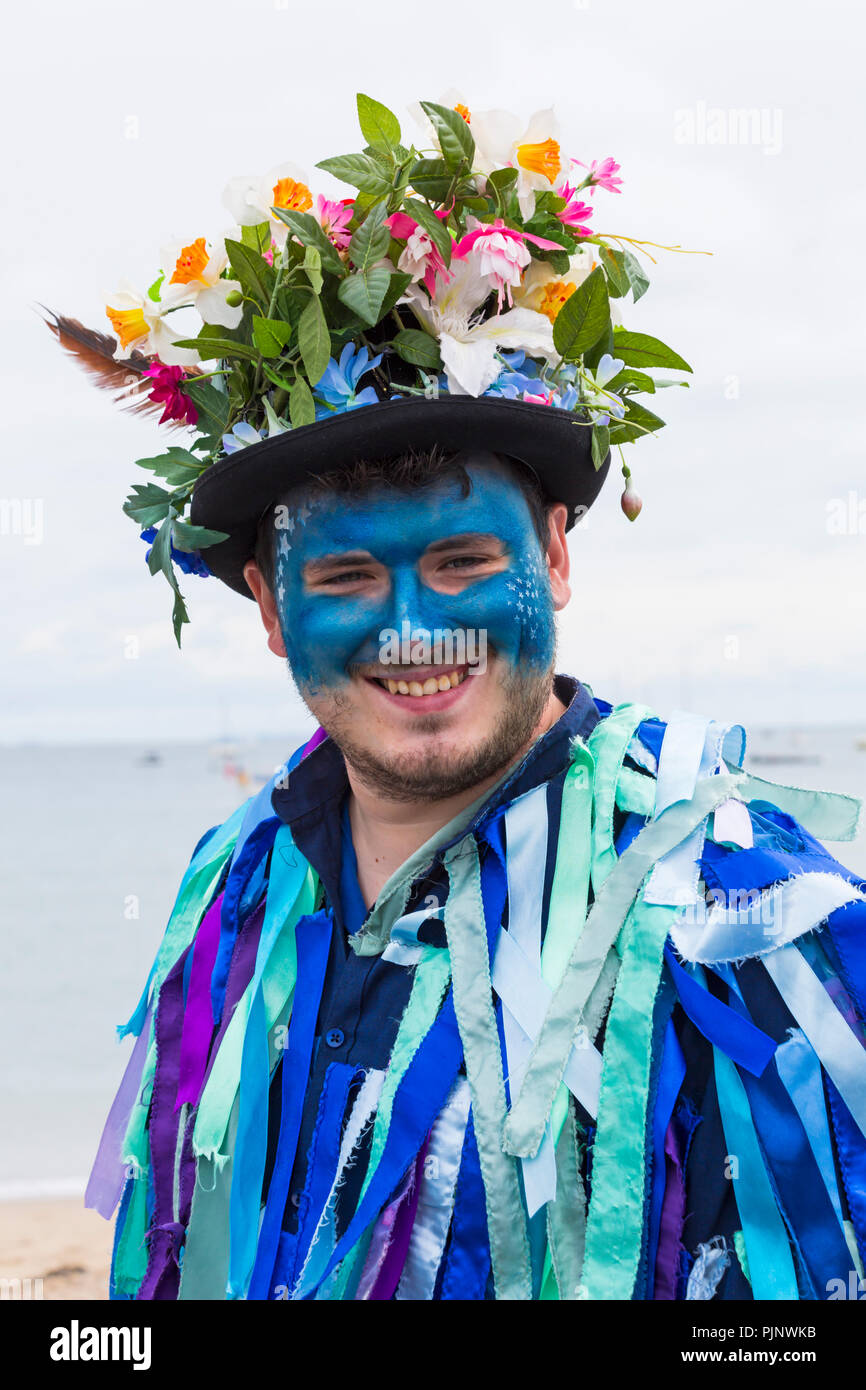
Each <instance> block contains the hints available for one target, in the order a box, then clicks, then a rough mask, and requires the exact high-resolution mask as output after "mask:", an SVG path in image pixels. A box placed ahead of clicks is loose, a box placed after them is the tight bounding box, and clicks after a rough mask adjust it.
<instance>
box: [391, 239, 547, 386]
mask: <svg viewBox="0 0 866 1390" xmlns="http://www.w3.org/2000/svg"><path fill="white" fill-rule="evenodd" d="M451 270H452V272H453V278H452V279H451V280H449V281H448V282H447V283H445V284H443V283H442V281H441V280H437V284H436V295H435V298H434V299H433V300H432V301H430V300H429V299H428V298H427V295H426V293H425V292H424V291H423V290H422V289H420V288H419V287H418V286H417V285H412V286H410V287H409V289H408V290H407V291H406V294H405V296H404V302H406V303H409V304H411V306H412V309H413V312H414V313H415V314H416V315H417V317H418V318H419V319H420V320H421V322H422V323H423V324H424V325H425V327H426V328H427V329H428V330H429V331H430V332H431V333H432V334H434V335H435V337H437V338H438V340H439V350H440V352H441V354H442V364H443V366H444V368H445V375H446V377H447V379H448V390H449V391H450V392H451V394H452V395H455V396H480V395H482V394H483V392H484V391H486V390H487V388H488V386H490V385H492V383H493V382H494V381H495V380H496V377H497V376H498V375H499V372H500V370H501V365H502V364H501V363H500V362H499V361H498V360H497V357H496V352H497V349H498V348H500V347H504V348H511V349H523V351H524V352H528V353H529V354H530V355H531V356H535V357H545V358H547V359H548V360H549V361H552V360H554V359H555V358H556V351H555V349H554V346H553V326H552V324H551V322H550V320H549V319H547V318H545V316H544V315H543V314H536V313H534V312H533V311H532V310H531V309H510V310H509V311H508V312H507V313H505V314H497V315H495V316H494V317H493V318H488V319H485V320H483V321H482V322H480V323H475V324H474V325H473V323H472V315H473V313H474V312H475V311H476V310H477V309H478V308H479V307H480V305H482V304H483V303H484V301H485V299H486V298H487V296H488V294H489V293H490V286H489V283H488V281H487V279H486V277H485V276H484V275H482V274H481V272H480V270H479V267H478V265H477V261H476V258H475V257H474V256H467V257H461V258H454V259H453V260H452V262H451Z"/></svg>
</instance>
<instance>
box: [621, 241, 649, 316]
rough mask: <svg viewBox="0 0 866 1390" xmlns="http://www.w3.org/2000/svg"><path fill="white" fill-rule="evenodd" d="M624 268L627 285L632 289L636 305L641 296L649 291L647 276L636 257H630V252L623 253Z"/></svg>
mask: <svg viewBox="0 0 866 1390" xmlns="http://www.w3.org/2000/svg"><path fill="white" fill-rule="evenodd" d="M623 257H624V259H625V268H626V271H627V273H628V278H629V284H630V285H631V288H632V297H633V299H634V302H635V304H637V302H638V300H639V299H640V297H641V295H644V294H646V292H647V290H648V289H649V276H648V275H647V274H646V272H645V271H644V268H643V266H642V265H641V263H640V261H639V260H638V258H637V256H634V255H632V253H631V251H623Z"/></svg>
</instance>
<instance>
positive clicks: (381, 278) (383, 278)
mask: <svg viewBox="0 0 866 1390" xmlns="http://www.w3.org/2000/svg"><path fill="white" fill-rule="evenodd" d="M390 284H391V273H390V271H387V270H386V269H385V268H384V266H379V267H377V268H374V269H373V270H369V271H367V274H366V275H348V276H347V277H346V279H345V280H341V281H340V286H339V289H338V290H337V296H338V298H339V299H341V300H342V302H343V303H344V304H345V305H347V306H348V308H350V309H351V310H352V313H353V314H357V315H358V318H359V319H361V321H362V322H363V323H365V324H367V325H369V326H370V327H372V326H373V324H375V323H378V322H379V318H380V315H381V311H382V303H383V301H384V299H385V294H386V292H387V290H388V289H389V287H390ZM322 371H324V367H323V368H322ZM308 375H309V373H308ZM320 375H321V373H320ZM310 380H311V381H312V380H313V378H312V376H310ZM316 380H318V378H316Z"/></svg>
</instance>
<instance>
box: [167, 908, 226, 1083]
mask: <svg viewBox="0 0 866 1390" xmlns="http://www.w3.org/2000/svg"><path fill="white" fill-rule="evenodd" d="M222 901H223V894H222V893H220V895H219V897H218V898H217V899H216V901H215V902H213V903H212V904H211V906H210V907H209V908H208V910H207V912H206V913H205V916H204V919H203V920H202V923H201V925H200V927H199V929H198V931H197V932H196V936H195V945H194V947H193V954H192V968H191V970H190V976H189V988H188V990H187V996H186V1009H185V1010H184V1017H183V1036H182V1038H181V1043H180V1080H179V1082H178V1087H177V1100H176V1102H175V1107H174V1108H175V1110H179V1109H180V1107H181V1106H182V1105H183V1104H184V1103H185V1102H189V1104H190V1105H198V1102H199V1097H200V1096H201V1092H202V1086H203V1085H204V1074H205V1068H206V1066H207V1058H208V1052H209V1050H210V1044H211V1039H212V1038H213V1014H212V1011H211V975H212V974H213V968H214V963H215V961H216V956H217V948H218V946H219V941H220V912H221V910H222Z"/></svg>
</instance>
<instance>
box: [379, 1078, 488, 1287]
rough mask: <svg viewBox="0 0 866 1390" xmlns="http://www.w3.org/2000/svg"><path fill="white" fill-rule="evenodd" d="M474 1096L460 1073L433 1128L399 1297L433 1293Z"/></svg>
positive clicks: (400, 1283) (452, 1207)
mask: <svg viewBox="0 0 866 1390" xmlns="http://www.w3.org/2000/svg"><path fill="white" fill-rule="evenodd" d="M470 1100H471V1093H470V1089H469V1082H468V1081H467V1079H466V1077H465V1076H458V1078H457V1080H456V1081H455V1082H454V1085H453V1086H452V1088H451V1094H450V1095H449V1097H448V1100H447V1101H446V1102H445V1105H444V1106H443V1108H442V1110H441V1111H440V1114H439V1117H438V1119H437V1120H436V1123H435V1124H434V1126H433V1128H432V1130H431V1131H430V1142H429V1144H428V1146H427V1152H426V1154H425V1155H424V1170H423V1173H422V1175H421V1180H420V1182H419V1185H418V1208H417V1211H416V1214H415V1221H414V1223H413V1226H412V1233H411V1235H410V1237H409V1246H408V1249H407V1251H406V1263H405V1265H404V1266H403V1273H402V1274H401V1276H400V1282H399V1284H398V1285H397V1290H396V1293H395V1294H394V1297H395V1298H399V1299H411V1300H412V1301H414V1302H422V1301H429V1300H430V1299H432V1297H433V1292H434V1289H435V1287H436V1276H437V1274H438V1272H439V1266H440V1264H441V1263H442V1253H443V1251H444V1249H445V1242H446V1240H447V1238H448V1227H449V1226H450V1224H451V1213H452V1211H453V1209H454V1194H455V1191H456V1188H457V1175H458V1173H459V1172H460V1160H461V1158H462V1156H463V1139H464V1136H465V1134H466V1125H467V1122H468V1119H469V1104H470Z"/></svg>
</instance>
